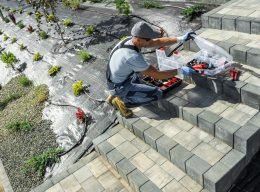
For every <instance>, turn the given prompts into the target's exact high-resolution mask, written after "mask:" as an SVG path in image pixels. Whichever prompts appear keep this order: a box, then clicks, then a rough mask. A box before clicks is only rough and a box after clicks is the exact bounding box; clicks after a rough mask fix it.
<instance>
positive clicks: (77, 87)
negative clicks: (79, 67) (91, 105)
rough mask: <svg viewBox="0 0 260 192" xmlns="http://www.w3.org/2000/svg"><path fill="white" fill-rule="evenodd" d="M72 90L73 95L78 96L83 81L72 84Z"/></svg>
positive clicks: (81, 89)
mask: <svg viewBox="0 0 260 192" xmlns="http://www.w3.org/2000/svg"><path fill="white" fill-rule="evenodd" d="M72 91H73V94H74V95H75V96H78V95H79V94H80V93H82V91H83V81H82V80H80V81H77V82H76V83H74V84H73V85H72Z"/></svg>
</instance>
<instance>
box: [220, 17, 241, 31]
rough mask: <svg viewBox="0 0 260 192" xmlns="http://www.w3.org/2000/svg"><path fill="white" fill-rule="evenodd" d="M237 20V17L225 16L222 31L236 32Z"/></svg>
mask: <svg viewBox="0 0 260 192" xmlns="http://www.w3.org/2000/svg"><path fill="white" fill-rule="evenodd" d="M237 18H238V16H236V15H224V16H223V17H222V30H229V31H235V30H236V19H237Z"/></svg>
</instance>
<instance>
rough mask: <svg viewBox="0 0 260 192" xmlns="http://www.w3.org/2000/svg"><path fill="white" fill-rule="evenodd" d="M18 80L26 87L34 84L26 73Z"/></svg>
mask: <svg viewBox="0 0 260 192" xmlns="http://www.w3.org/2000/svg"><path fill="white" fill-rule="evenodd" d="M18 82H19V84H20V85H22V86H24V87H27V86H30V85H31V84H32V82H31V81H30V79H28V78H27V77H26V76H25V75H22V76H21V77H19V79H18Z"/></svg>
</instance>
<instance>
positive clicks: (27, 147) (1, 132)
mask: <svg viewBox="0 0 260 192" xmlns="http://www.w3.org/2000/svg"><path fill="white" fill-rule="evenodd" d="M14 93H19V94H21V95H22V96H21V97H20V98H19V99H17V100H15V101H12V102H11V103H9V104H8V105H7V106H6V107H5V108H4V109H3V110H2V111H0V143H1V145H0V158H1V160H2V162H3V164H4V167H5V169H6V172H7V174H8V177H9V179H10V182H11V185H12V187H13V189H14V191H15V192H28V191H30V189H32V188H34V187H35V186H38V185H39V184H41V183H42V182H43V178H42V177H39V176H37V174H34V175H26V174H24V173H23V172H22V168H23V164H24V161H25V160H27V159H29V158H31V157H32V156H34V155H38V154H41V153H42V152H43V151H44V150H46V149H47V148H50V147H57V144H56V139H55V135H54V133H53V131H52V130H51V129H50V124H51V122H48V121H45V120H42V110H43V108H44V104H39V103H38V102H37V100H36V97H35V94H34V86H33V85H31V86H29V87H23V86H21V85H20V84H19V83H18V77H15V78H13V79H12V80H11V81H10V82H9V83H8V84H7V85H5V86H4V87H3V88H2V90H0V101H1V100H3V99H4V98H5V97H6V96H8V95H9V94H14ZM22 119H27V120H28V121H30V122H31V123H32V125H33V130H32V131H31V132H23V131H18V132H12V131H8V130H6V129H5V124H6V123H7V122H10V121H13V120H22Z"/></svg>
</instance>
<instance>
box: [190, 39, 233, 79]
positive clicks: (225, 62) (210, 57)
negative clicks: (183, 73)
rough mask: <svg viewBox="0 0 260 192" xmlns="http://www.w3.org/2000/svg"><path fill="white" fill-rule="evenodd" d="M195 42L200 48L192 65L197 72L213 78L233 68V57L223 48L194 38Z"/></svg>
mask: <svg viewBox="0 0 260 192" xmlns="http://www.w3.org/2000/svg"><path fill="white" fill-rule="evenodd" d="M194 41H195V43H196V44H197V45H198V47H199V48H200V51H199V52H197V53H196V54H195V55H194V57H193V61H191V62H190V63H189V64H188V65H191V67H193V68H194V69H195V70H196V71H197V72H199V73H202V74H205V75H209V76H213V75H217V74H219V73H221V72H224V71H226V70H228V69H230V68H231V67H232V64H233V63H234V62H233V57H232V56H231V55H229V53H227V52H226V51H225V50H224V49H222V48H221V47H219V46H217V45H215V44H213V43H211V42H209V41H207V40H205V39H203V38H201V37H198V36H194Z"/></svg>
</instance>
